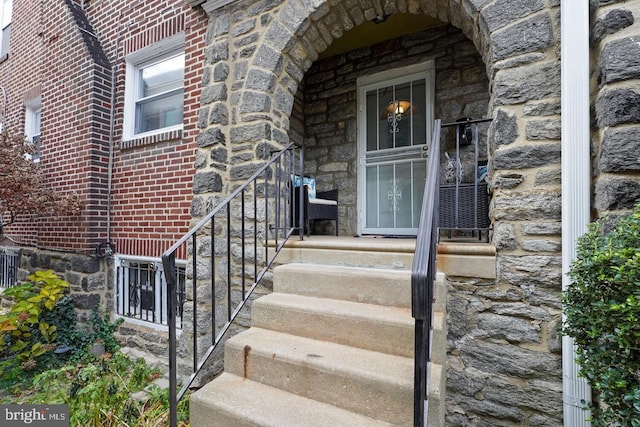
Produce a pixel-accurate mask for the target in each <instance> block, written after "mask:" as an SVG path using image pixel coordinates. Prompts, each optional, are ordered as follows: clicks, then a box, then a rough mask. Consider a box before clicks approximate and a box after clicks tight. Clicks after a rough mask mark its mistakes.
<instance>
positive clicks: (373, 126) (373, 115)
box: [366, 90, 378, 151]
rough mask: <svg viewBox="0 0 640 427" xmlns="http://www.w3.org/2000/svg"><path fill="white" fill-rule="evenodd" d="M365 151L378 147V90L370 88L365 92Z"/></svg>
mask: <svg viewBox="0 0 640 427" xmlns="http://www.w3.org/2000/svg"><path fill="white" fill-rule="evenodd" d="M366 102H367V104H366V108H367V118H366V132H367V151H374V150H377V149H378V113H377V112H378V91H377V90H371V91H369V92H367V101H366Z"/></svg>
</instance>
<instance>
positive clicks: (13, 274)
mask: <svg viewBox="0 0 640 427" xmlns="http://www.w3.org/2000/svg"><path fill="white" fill-rule="evenodd" d="M19 265H20V250H19V249H18V250H15V249H9V248H0V288H10V287H12V286H15V285H16V284H17V283H18V266H19Z"/></svg>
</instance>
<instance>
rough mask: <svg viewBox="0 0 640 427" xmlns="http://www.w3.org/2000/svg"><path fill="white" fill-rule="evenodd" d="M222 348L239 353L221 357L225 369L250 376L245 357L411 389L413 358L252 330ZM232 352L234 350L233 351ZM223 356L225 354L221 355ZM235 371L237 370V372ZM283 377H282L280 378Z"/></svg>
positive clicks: (250, 366) (335, 376)
mask: <svg viewBox="0 0 640 427" xmlns="http://www.w3.org/2000/svg"><path fill="white" fill-rule="evenodd" d="M226 349H229V351H231V352H234V353H236V355H237V354H238V353H239V354H240V355H241V356H242V355H243V353H244V360H243V357H240V358H239V360H238V358H237V357H236V355H234V356H233V357H229V358H226V357H225V367H226V369H227V370H228V371H229V369H230V368H231V367H232V366H233V367H234V368H235V369H233V370H231V371H230V372H232V373H234V374H237V375H243V373H246V374H247V376H249V377H251V375H252V372H251V370H252V366H253V364H252V363H251V362H250V361H249V362H247V364H245V363H244V362H245V361H247V358H252V357H262V358H264V359H265V362H274V363H275V362H278V363H279V364H281V366H283V365H284V364H287V363H291V364H297V365H304V366H305V368H306V369H309V370H317V371H319V372H323V373H324V375H327V376H332V377H334V379H333V380H335V381H339V380H340V379H342V380H347V379H348V378H350V377H367V378H370V379H371V380H372V381H377V382H385V383H388V384H393V385H395V386H397V387H400V388H404V389H407V390H412V389H413V359H411V358H408V357H403V356H396V355H391V354H385V353H380V352H376V351H371V350H364V349H360V348H356V347H351V346H346V345H341V344H336V343H332V342H327V341H321V340H315V339H311V338H305V337H299V336H294V335H289V334H285V333H280V332H275V331H269V330H266V329H261V328H256V327H252V328H250V329H248V330H247V331H244V332H243V333H241V334H238V335H236V336H234V337H232V338H230V339H229V340H228V341H227V344H226ZM234 350H235V351H234ZM225 356H226V355H225ZM236 369H239V370H240V371H239V372H238V371H237V370H236ZM283 376H284V375H283Z"/></svg>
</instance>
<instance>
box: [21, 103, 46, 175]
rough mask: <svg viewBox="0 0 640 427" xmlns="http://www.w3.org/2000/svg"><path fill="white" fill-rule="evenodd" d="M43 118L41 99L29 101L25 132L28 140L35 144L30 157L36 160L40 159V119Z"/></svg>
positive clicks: (25, 117) (26, 108)
mask: <svg viewBox="0 0 640 427" xmlns="http://www.w3.org/2000/svg"><path fill="white" fill-rule="evenodd" d="M41 118H42V107H41V106H40V99H39V98H38V99H36V100H33V101H31V102H29V103H27V105H26V107H25V114H24V134H25V136H26V137H27V141H28V142H30V143H32V144H33V146H34V152H33V153H32V154H30V155H29V158H30V159H31V160H33V161H34V162H39V161H40V121H41Z"/></svg>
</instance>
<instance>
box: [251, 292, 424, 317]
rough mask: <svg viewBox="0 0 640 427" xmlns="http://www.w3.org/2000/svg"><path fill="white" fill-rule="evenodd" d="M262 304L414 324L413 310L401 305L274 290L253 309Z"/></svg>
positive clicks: (340, 315)
mask: <svg viewBox="0 0 640 427" xmlns="http://www.w3.org/2000/svg"><path fill="white" fill-rule="evenodd" d="M261 305H280V306H283V307H287V308H290V309H291V310H293V311H298V312H300V311H305V312H317V313H322V314H326V315H329V316H334V317H352V318H360V319H369V320H375V321H379V322H382V323H394V324H399V325H413V318H412V317H411V310H410V309H408V308H401V307H387V306H380V305H377V304H366V303H359V302H353V301H344V300H339V299H332V298H319V297H313V296H306V295H296V294H287V293H281V292H273V293H271V294H269V295H265V296H263V297H261V298H259V299H257V300H256V301H254V303H253V310H255V308H256V306H261Z"/></svg>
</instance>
